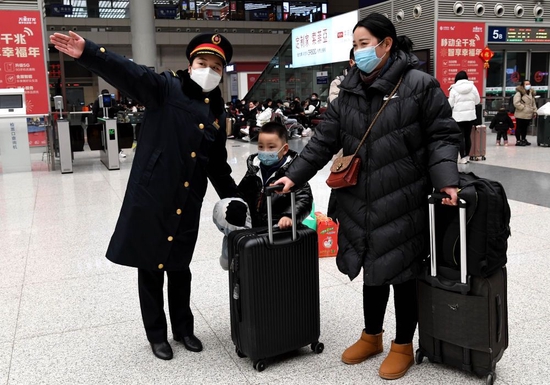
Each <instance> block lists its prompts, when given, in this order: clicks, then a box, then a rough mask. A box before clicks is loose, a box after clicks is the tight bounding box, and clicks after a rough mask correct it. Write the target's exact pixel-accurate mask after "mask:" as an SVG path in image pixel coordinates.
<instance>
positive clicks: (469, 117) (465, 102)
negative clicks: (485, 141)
mask: <svg viewBox="0 0 550 385" xmlns="http://www.w3.org/2000/svg"><path fill="white" fill-rule="evenodd" d="M450 90H451V91H450V93H449V104H450V105H451V107H452V109H453V119H454V120H456V122H457V123H458V126H459V127H460V130H461V131H462V136H463V139H462V142H461V143H460V157H461V159H460V160H459V163H468V155H469V154H470V147H471V146H472V142H471V140H470V134H471V133H472V126H473V125H474V121H475V120H476V104H479V102H480V97H479V92H478V91H477V88H476V86H475V85H474V82H472V81H470V80H468V74H466V72H465V71H460V72H459V73H457V74H456V76H455V84H453V85H452V86H451V88H450Z"/></svg>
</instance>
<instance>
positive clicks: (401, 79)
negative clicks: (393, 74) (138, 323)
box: [353, 75, 403, 157]
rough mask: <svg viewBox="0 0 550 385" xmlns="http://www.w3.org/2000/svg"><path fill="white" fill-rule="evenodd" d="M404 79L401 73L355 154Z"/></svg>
mask: <svg viewBox="0 0 550 385" xmlns="http://www.w3.org/2000/svg"><path fill="white" fill-rule="evenodd" d="M402 81H403V75H401V78H399V81H398V82H397V84H396V85H395V88H394V89H393V91H392V92H391V94H390V96H389V97H388V99H387V100H386V101H385V102H384V104H383V105H382V108H380V109H379V110H378V112H377V113H376V116H375V117H374V119H373V120H372V122H371V123H370V126H369V128H368V129H367V132H365V135H363V139H361V142H359V145H358V146H357V149H356V150H355V152H354V153H353V156H354V157H355V156H357V153H358V152H359V149H360V148H361V146H362V145H363V143H365V140H366V139H367V136H368V135H369V132H370V130H371V129H372V126H374V123H376V120H377V119H378V117H379V116H380V114H381V113H382V111H383V110H384V108H386V106H387V105H388V103H389V102H390V100H391V99H392V98H393V95H395V93H396V92H397V89H398V88H399V86H400V85H401V82H402Z"/></svg>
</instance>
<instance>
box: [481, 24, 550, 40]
mask: <svg viewBox="0 0 550 385" xmlns="http://www.w3.org/2000/svg"><path fill="white" fill-rule="evenodd" d="M487 40H488V41H489V42H491V43H550V28H545V27H489V34H488V37H487Z"/></svg>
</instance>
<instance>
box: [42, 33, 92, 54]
mask: <svg viewBox="0 0 550 385" xmlns="http://www.w3.org/2000/svg"><path fill="white" fill-rule="evenodd" d="M50 43H52V44H53V45H54V46H55V48H57V50H58V51H60V52H63V53H64V54H65V55H68V56H70V57H72V58H74V59H78V58H79V57H80V56H82V52H84V46H85V45H86V40H84V39H83V38H82V36H80V35H78V34H76V33H74V32H73V31H69V36H67V35H64V34H62V33H58V32H56V33H54V34H53V35H51V36H50Z"/></svg>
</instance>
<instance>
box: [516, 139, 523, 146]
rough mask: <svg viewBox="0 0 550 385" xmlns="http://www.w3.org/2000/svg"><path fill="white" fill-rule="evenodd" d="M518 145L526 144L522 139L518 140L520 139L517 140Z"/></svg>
mask: <svg viewBox="0 0 550 385" xmlns="http://www.w3.org/2000/svg"><path fill="white" fill-rule="evenodd" d="M516 146H525V143H523V141H522V140H518V141H517V142H516Z"/></svg>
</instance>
